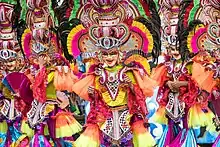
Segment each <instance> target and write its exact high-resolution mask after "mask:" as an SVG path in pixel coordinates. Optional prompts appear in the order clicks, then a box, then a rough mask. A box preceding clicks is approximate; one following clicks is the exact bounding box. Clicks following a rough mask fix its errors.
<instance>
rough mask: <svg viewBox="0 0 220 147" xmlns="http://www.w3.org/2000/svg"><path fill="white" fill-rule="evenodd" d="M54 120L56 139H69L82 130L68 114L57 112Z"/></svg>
mask: <svg viewBox="0 0 220 147" xmlns="http://www.w3.org/2000/svg"><path fill="white" fill-rule="evenodd" d="M54 119H55V121H56V138H62V137H70V136H72V135H74V134H76V133H78V132H80V131H81V130H82V126H81V125H80V124H79V123H78V122H77V120H76V119H75V118H74V117H73V116H72V114H71V113H69V112H59V113H57V114H56V116H54Z"/></svg>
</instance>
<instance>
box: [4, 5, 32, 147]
mask: <svg viewBox="0 0 220 147" xmlns="http://www.w3.org/2000/svg"><path fill="white" fill-rule="evenodd" d="M19 6H20V4H19V3H18V2H17V1H1V2H0V17H1V18H0V34H1V35H0V65H1V69H0V70H1V86H0V87H1V88H0V89H1V90H0V91H1V104H2V105H1V110H0V111H1V112H0V115H1V123H0V128H1V130H0V133H1V143H0V146H5V147H9V146H26V145H27V144H28V137H27V135H26V134H22V133H21V127H20V125H21V120H23V119H25V116H26V115H25V113H27V111H28V110H29V109H30V107H28V104H31V100H32V98H33V97H32V93H31V90H30V89H29V88H28V86H30V81H29V79H28V78H27V77H26V76H25V74H24V72H25V70H26V63H25V61H24V57H23V55H22V52H21V48H20V44H19V41H18V38H19V34H18V30H17V28H16V27H17V26H19V25H20V24H19V23H18V21H17V20H18V18H19V15H18V11H19V10H20V7H19ZM22 83H23V84H22ZM25 92H27V93H26V94H25V95H24V93H25ZM28 92H30V93H28Z"/></svg>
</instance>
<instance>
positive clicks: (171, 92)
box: [152, 47, 214, 146]
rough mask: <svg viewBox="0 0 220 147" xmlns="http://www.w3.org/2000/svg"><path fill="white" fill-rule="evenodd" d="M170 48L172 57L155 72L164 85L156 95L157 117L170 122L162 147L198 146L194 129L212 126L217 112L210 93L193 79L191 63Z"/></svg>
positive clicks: (158, 121) (156, 118) (167, 122)
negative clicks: (210, 99) (209, 101)
mask: <svg viewBox="0 0 220 147" xmlns="http://www.w3.org/2000/svg"><path fill="white" fill-rule="evenodd" d="M170 50H171V51H170V53H171V56H170V57H169V58H167V61H166V62H165V63H164V64H161V65H158V66H157V68H156V69H155V71H154V73H153V74H152V77H153V78H155V79H158V81H160V85H161V86H160V89H159V91H158V97H157V101H158V103H159V105H160V107H159V108H158V110H157V113H156V114H155V118H154V120H155V122H157V123H160V124H166V125H168V127H167V128H166V129H165V131H164V133H163V135H162V138H161V140H160V141H159V146H166V145H169V146H176V145H178V146H197V142H196V137H197V136H194V132H193V130H192V129H193V128H196V127H210V126H212V127H213V125H212V119H213V117H214V115H213V113H212V111H211V110H210V109H209V108H208V105H207V104H208V96H207V95H205V94H204V93H203V92H202V91H200V90H199V87H197V84H196V82H195V81H194V80H193V79H192V76H191V75H192V73H191V69H192V62H190V60H185V61H182V60H181V55H180V53H179V50H178V49H176V48H174V47H170ZM156 77H157V78H156ZM181 125H182V127H181ZM183 136H184V137H183Z"/></svg>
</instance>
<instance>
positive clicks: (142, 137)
mask: <svg viewBox="0 0 220 147" xmlns="http://www.w3.org/2000/svg"><path fill="white" fill-rule="evenodd" d="M131 129H132V133H133V144H134V147H153V146H154V145H155V144H156V142H155V140H154V138H153V137H152V136H151V134H150V133H149V132H148V130H147V129H146V128H145V127H144V121H143V120H139V121H137V122H134V123H133V124H132V126H131Z"/></svg>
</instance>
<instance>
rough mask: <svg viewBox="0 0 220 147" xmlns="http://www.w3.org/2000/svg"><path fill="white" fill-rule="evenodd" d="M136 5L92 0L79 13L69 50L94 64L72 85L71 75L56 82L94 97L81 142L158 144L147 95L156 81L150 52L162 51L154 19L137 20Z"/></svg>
mask: <svg viewBox="0 0 220 147" xmlns="http://www.w3.org/2000/svg"><path fill="white" fill-rule="evenodd" d="M84 8H87V9H86V11H85V9H84ZM131 8H134V5H133V4H132V3H131V2H130V1H129V2H128V1H105V2H104V3H102V2H100V1H92V0H91V1H89V2H88V3H86V5H84V6H83V7H82V8H81V11H79V12H80V13H79V14H78V18H80V19H82V23H83V25H82V24H80V23H79V22H78V25H76V26H75V27H74V28H73V29H72V30H71V32H70V34H69V35H68V38H67V47H68V50H69V53H70V54H71V55H73V56H74V58H77V57H78V56H80V57H81V58H82V59H83V60H82V61H83V62H84V64H85V65H86V66H87V67H88V68H87V72H86V74H84V75H83V77H82V78H80V79H79V80H75V81H72V82H71V84H72V85H69V84H68V85H66V83H70V82H69V81H63V82H64V83H65V84H62V83H58V84H57V85H56V88H57V87H59V88H61V89H60V90H65V89H71V90H72V91H74V92H75V93H76V94H77V95H79V96H80V97H81V98H83V99H85V100H88V101H90V112H89V115H88V117H87V120H86V125H85V130H84V132H83V133H82V134H81V135H80V137H79V138H78V139H77V140H76V141H75V142H74V144H75V146H77V147H98V146H100V144H102V145H104V146H106V147H107V146H111V145H115V146H135V147H141V146H149V147H152V146H154V145H155V141H154V139H153V138H152V136H151V134H150V133H149V131H148V129H147V119H146V115H147V114H148V111H147V107H146V103H145V100H146V97H148V96H151V95H152V94H153V89H154V87H155V85H156V83H155V82H154V81H153V80H151V79H149V77H148V75H149V73H150V67H149V64H148V60H147V53H151V52H152V50H154V53H155V54H154V55H155V56H154V57H155V58H156V57H157V55H158V52H157V51H158V50H156V49H155V48H156V47H155V46H153V41H154V40H153V39H155V38H156V37H158V36H156V35H155V34H154V35H155V36H153V35H152V34H153V33H152V32H153V31H152V32H150V31H149V29H148V28H147V27H149V26H151V25H152V24H151V23H152V22H151V19H149V20H147V19H144V18H138V19H136V20H134V21H132V18H135V17H136V16H137V13H135V11H136V9H131ZM110 12H111V13H110ZM92 13H94V14H96V15H90V14H92ZM129 20H130V21H129ZM155 27H156V26H155ZM155 31H156V29H155ZM158 38H160V37H158ZM77 42H78V43H77ZM59 75H60V78H62V77H64V76H65V74H64V72H60V74H59ZM65 79H66V78H65ZM145 83H148V84H145ZM60 84H61V85H60ZM69 86H70V87H69Z"/></svg>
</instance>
